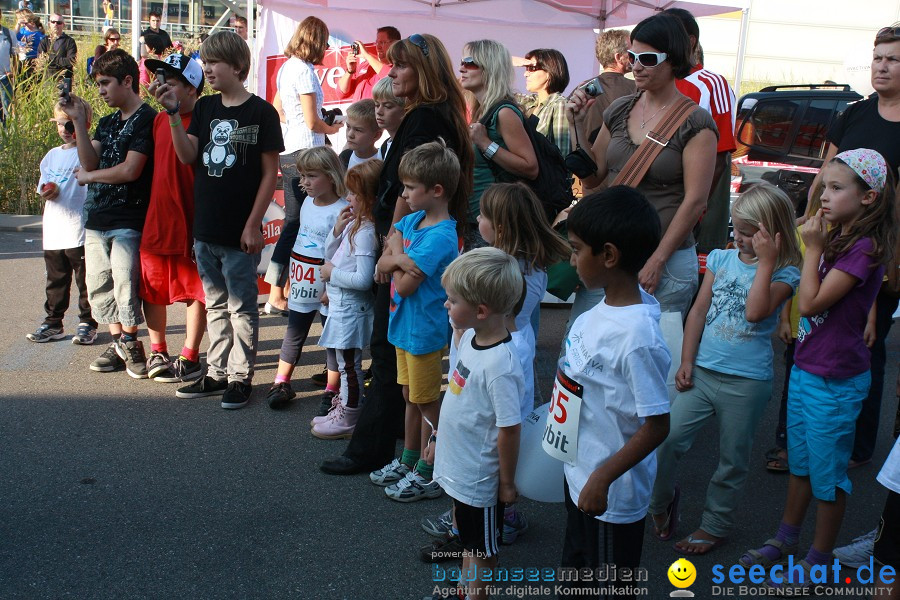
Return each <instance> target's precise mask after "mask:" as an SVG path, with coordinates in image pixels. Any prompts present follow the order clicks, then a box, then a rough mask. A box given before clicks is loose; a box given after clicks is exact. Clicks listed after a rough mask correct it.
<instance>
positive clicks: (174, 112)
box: [166, 100, 181, 116]
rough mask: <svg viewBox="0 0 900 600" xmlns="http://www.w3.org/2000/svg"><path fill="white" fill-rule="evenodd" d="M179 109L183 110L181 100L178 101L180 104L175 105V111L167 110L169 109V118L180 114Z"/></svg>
mask: <svg viewBox="0 0 900 600" xmlns="http://www.w3.org/2000/svg"><path fill="white" fill-rule="evenodd" d="M179 108H181V100H179V101H178V103H177V104H176V105H175V108H173V109H171V110H170V109H168V108H167V109H166V114H167V115H169V116H172V115H175V114H178V109H179Z"/></svg>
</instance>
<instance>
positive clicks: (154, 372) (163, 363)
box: [147, 351, 172, 379]
mask: <svg viewBox="0 0 900 600" xmlns="http://www.w3.org/2000/svg"><path fill="white" fill-rule="evenodd" d="M171 364H172V359H171V358H169V355H168V353H166V352H153V351H151V352H150V358H148V359H147V377H148V378H150V379H156V378H157V377H159V376H162V375H165V374H168V373H169V371H170V369H171Z"/></svg>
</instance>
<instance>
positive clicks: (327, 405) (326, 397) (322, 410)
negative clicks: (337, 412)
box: [316, 390, 336, 417]
mask: <svg viewBox="0 0 900 600" xmlns="http://www.w3.org/2000/svg"><path fill="white" fill-rule="evenodd" d="M335 395H336V394H335V393H334V392H332V391H331V390H325V393H324V394H322V401H321V402H320V403H319V409H318V410H317V411H316V416H317V417H324V416H325V415H327V414H328V413H329V411H331V404H332V402H331V401H332V400H334V397H335Z"/></svg>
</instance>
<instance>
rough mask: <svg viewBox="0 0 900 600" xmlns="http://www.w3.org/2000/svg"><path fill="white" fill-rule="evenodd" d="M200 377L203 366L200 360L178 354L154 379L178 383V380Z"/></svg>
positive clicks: (161, 381)
mask: <svg viewBox="0 0 900 600" xmlns="http://www.w3.org/2000/svg"><path fill="white" fill-rule="evenodd" d="M200 377H203V367H202V365H201V364H200V361H199V360H196V361H195V360H188V359H186V358H185V357H184V356H179V357H178V358H176V359H175V360H173V361H172V363H171V364H170V365H169V370H168V371H167V372H166V373H163V374H162V375H160V376H158V377H157V378H156V379H155V380H154V381H159V382H160V383H178V382H179V381H193V380H194V379H198V378H200Z"/></svg>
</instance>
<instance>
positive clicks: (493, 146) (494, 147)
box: [481, 142, 500, 160]
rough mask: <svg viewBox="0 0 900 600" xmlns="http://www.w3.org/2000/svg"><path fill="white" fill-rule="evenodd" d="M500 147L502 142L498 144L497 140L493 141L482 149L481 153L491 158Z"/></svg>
mask: <svg viewBox="0 0 900 600" xmlns="http://www.w3.org/2000/svg"><path fill="white" fill-rule="evenodd" d="M499 149H500V144H498V143H497V142H491V143H490V145H489V146H488V147H487V148H485V149H484V150H482V151H481V153H482V154H483V155H484V157H485V158H486V159H488V160H491V159H493V158H494V155H495V154H497V150H499Z"/></svg>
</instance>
